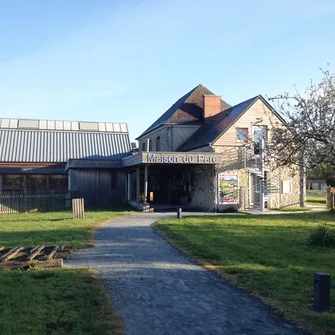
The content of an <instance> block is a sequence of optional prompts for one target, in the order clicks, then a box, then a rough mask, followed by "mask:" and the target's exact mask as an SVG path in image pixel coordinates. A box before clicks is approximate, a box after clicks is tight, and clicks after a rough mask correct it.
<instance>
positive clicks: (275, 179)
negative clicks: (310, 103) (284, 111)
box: [123, 85, 300, 211]
mask: <svg viewBox="0 0 335 335" xmlns="http://www.w3.org/2000/svg"><path fill="white" fill-rule="evenodd" d="M278 122H279V123H282V124H284V121H283V119H282V118H281V117H280V115H279V114H278V113H277V112H276V111H275V110H274V109H273V108H272V107H271V105H270V104H269V103H268V102H267V101H266V100H265V99H264V98H263V97H262V96H261V95H259V96H256V97H253V98H251V99H248V100H246V101H243V102H241V103H239V104H237V105H235V106H230V105H229V104H228V103H227V102H225V101H224V100H222V99H221V97H220V96H216V95H214V94H213V93H212V92H211V91H209V90H208V89H207V88H206V87H204V86H202V85H198V86H197V87H195V88H194V89H193V90H191V91H190V92H188V93H187V94H185V95H184V96H183V97H181V98H180V99H179V100H178V101H177V102H175V103H174V104H173V105H172V106H171V107H170V108H169V109H168V110H167V111H166V112H165V113H164V114H163V115H161V116H160V117H159V118H158V119H157V120H156V121H155V122H154V123H153V124H152V125H151V126H150V127H149V128H148V129H146V130H145V131H144V132H143V133H142V134H141V135H140V136H139V137H138V138H137V140H138V142H139V153H138V154H137V155H134V156H132V157H126V158H124V159H123V164H124V166H125V167H127V169H128V183H127V184H128V190H127V195H128V201H129V202H131V203H133V204H135V205H136V204H138V203H142V202H144V203H146V204H147V207H149V206H151V207H157V208H158V207H159V205H163V204H164V205H167V206H173V205H175V206H181V207H186V208H187V207H190V208H198V209H202V210H207V211H212V210H218V211H221V210H225V209H227V208H229V207H234V208H238V209H240V210H245V209H250V208H254V209H262V208H263V207H267V208H279V207H285V206H292V205H297V204H298V203H299V192H300V191H299V190H300V187H299V171H298V170H297V169H294V168H284V169H283V168H281V169H278V168H276V165H275V162H273V164H271V166H270V165H266V166H264V163H263V162H264V160H263V155H266V150H264V151H263V150H261V147H260V146H261V143H262V139H263V141H264V142H263V143H265V144H266V142H267V141H271V136H272V131H271V128H272V125H273V124H274V123H278Z"/></svg>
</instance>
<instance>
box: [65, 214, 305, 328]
mask: <svg viewBox="0 0 335 335" xmlns="http://www.w3.org/2000/svg"><path fill="white" fill-rule="evenodd" d="M171 215H172V214H166V213H149V214H135V215H134V214H133V215H128V216H122V217H119V218H117V219H114V220H112V221H110V222H109V223H108V224H106V225H104V226H103V227H102V228H100V229H99V230H98V231H97V232H96V233H95V236H94V241H95V247H94V248H90V249H87V250H84V251H80V252H77V253H75V254H73V255H72V256H71V260H70V262H68V264H67V266H72V267H73V266H79V267H90V268H93V269H96V270H97V271H98V272H99V274H100V275H101V277H102V278H103V279H104V280H105V282H106V283H107V285H108V287H109V288H110V291H111V294H112V296H113V301H114V306H115V307H116V309H117V311H118V314H119V315H120V317H121V319H122V321H123V324H124V327H125V331H126V334H127V335H135V334H136V335H139V334H140V335H142V334H143V335H151V334H155V335H156V334H159V335H161V334H162V335H163V334H171V335H172V334H173V335H179V334H187V335H193V334H238V335H241V334H269V335H270V334H290V335H291V334H292V335H293V334H301V333H300V332H298V331H297V330H296V329H295V328H294V327H293V326H292V325H290V324H289V323H287V322H284V321H283V320H282V319H281V318H279V317H277V316H275V315H274V314H273V313H272V312H271V310H270V309H269V308H268V307H266V306H264V305H263V304H262V303H260V302H259V301H258V300H256V299H253V298H251V297H249V296H248V295H246V294H244V293H243V292H241V291H239V290H238V289H236V288H234V287H232V286H231V285H229V284H227V283H226V282H225V281H224V280H223V279H222V278H220V277H218V276H217V275H216V274H215V273H213V272H211V271H208V270H204V269H203V268H201V267H200V266H197V265H195V264H193V263H191V262H190V261H189V260H187V259H186V258H185V257H183V256H182V255H181V254H180V253H179V252H178V251H177V250H176V249H175V248H173V247H172V246H171V245H170V244H169V243H168V242H167V241H165V240H164V239H163V238H162V237H160V236H159V235H158V234H156V233H155V232H154V231H153V229H152V228H151V224H152V223H153V222H155V221H157V220H160V219H162V218H166V217H169V216H171ZM173 216H175V214H173Z"/></svg>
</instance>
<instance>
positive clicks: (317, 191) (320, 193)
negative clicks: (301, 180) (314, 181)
mask: <svg viewBox="0 0 335 335" xmlns="http://www.w3.org/2000/svg"><path fill="white" fill-rule="evenodd" d="M306 193H307V194H318V195H326V193H327V190H306Z"/></svg>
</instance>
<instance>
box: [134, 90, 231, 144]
mask: <svg viewBox="0 0 335 335" xmlns="http://www.w3.org/2000/svg"><path fill="white" fill-rule="evenodd" d="M206 94H208V95H213V94H214V93H212V92H211V91H210V90H209V89H208V88H206V87H205V86H203V85H198V86H196V87H195V88H193V89H192V90H191V91H189V92H188V93H186V94H185V95H184V96H183V97H181V98H180V99H179V100H178V101H176V102H175V103H174V104H173V105H172V106H171V107H170V108H169V109H168V110H167V111H166V112H165V113H164V114H163V115H162V116H160V117H159V118H158V119H157V120H156V121H155V122H154V123H153V124H152V125H151V126H150V127H149V128H148V129H147V130H145V131H144V132H143V133H142V134H141V135H140V136H139V137H138V138H137V139H139V138H141V137H142V136H143V135H145V134H147V133H149V132H150V131H152V130H154V129H156V128H158V127H160V126H162V125H164V124H170V123H172V124H202V123H203V96H204V95H206ZM229 107H230V105H229V104H227V103H226V102H225V101H223V100H222V99H221V110H222V111H223V110H226V109H228V108H229Z"/></svg>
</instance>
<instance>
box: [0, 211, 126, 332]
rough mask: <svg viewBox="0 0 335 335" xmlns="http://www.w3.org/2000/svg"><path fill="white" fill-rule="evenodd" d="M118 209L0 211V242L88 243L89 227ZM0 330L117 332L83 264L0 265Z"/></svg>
mask: <svg viewBox="0 0 335 335" xmlns="http://www.w3.org/2000/svg"><path fill="white" fill-rule="evenodd" d="M124 212H125V211H124V210H123V209H111V210H101V211H99V210H86V211H85V219H83V220H73V219H72V213H71V212H70V211H57V212H46V213H38V212H37V213H25V214H11V215H1V216H0V246H6V247H14V246H17V245H23V246H26V247H28V246H35V245H38V244H45V245H56V244H64V245H66V246H69V247H72V248H75V249H79V248H86V247H89V246H92V244H93V240H92V236H93V234H92V233H93V231H94V230H95V229H96V228H98V227H99V226H101V225H102V224H103V223H105V222H106V221H107V220H110V219H112V218H115V217H116V216H119V215H121V214H123V213H124ZM0 315H1V318H0V334H6V335H12V334H13V335H14V334H15V335H17V334H22V335H23V334H33V335H42V334H48V335H56V334H82V335H92V334H93V335H94V334H97V335H107V334H115V335H119V334H123V330H122V326H121V324H120V321H119V320H118V318H117V316H116V314H115V312H114V310H113V309H112V305H111V302H110V301H109V299H108V297H107V294H106V291H105V289H104V287H103V284H102V282H101V281H100V280H99V279H98V278H96V276H95V274H94V273H93V272H92V271H90V270H87V269H56V270H47V271H46V270H38V269H34V270H31V271H27V272H24V271H19V270H15V271H6V270H3V271H0Z"/></svg>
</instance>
